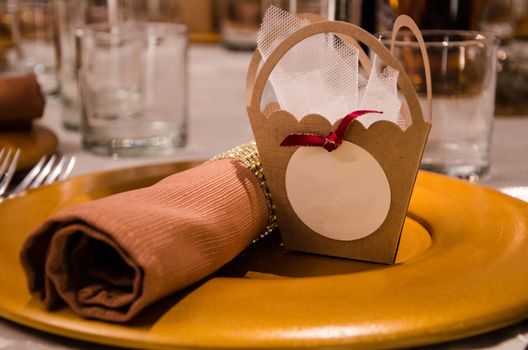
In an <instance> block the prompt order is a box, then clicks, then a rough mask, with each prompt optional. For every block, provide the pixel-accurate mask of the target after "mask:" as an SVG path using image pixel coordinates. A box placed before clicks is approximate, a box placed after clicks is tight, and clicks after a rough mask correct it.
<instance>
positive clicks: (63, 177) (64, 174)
mask: <svg viewBox="0 0 528 350" xmlns="http://www.w3.org/2000/svg"><path fill="white" fill-rule="evenodd" d="M76 162H77V158H76V157H75V156H71V157H70V160H69V161H68V164H67V165H66V167H65V168H64V171H63V172H62V174H60V175H59V181H61V180H66V179H67V178H68V176H70V174H71V172H72V170H73V167H74V166H75V163H76Z"/></svg>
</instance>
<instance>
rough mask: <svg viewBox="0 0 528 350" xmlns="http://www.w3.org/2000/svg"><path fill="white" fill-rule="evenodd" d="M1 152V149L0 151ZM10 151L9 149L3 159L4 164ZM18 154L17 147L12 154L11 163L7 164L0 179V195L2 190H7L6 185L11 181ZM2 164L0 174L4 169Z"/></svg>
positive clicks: (2, 192)
mask: <svg viewBox="0 0 528 350" xmlns="http://www.w3.org/2000/svg"><path fill="white" fill-rule="evenodd" d="M0 153H3V149H2V152H0ZM10 153H11V150H9V153H7V155H8V156H7V157H6V159H5V160H4V164H5V162H6V161H7V159H8V158H9V154H10ZM19 156H20V149H19V148H17V150H16V152H15V155H14V156H13V159H12V160H11V164H10V165H9V168H8V169H7V171H6V172H5V174H4V176H3V178H2V180H1V181H0V196H1V195H3V194H4V192H5V191H6V190H7V186H9V183H10V182H11V179H12V178H13V175H14V174H15V169H16V166H17V163H18V157H19ZM4 164H2V171H0V174H2V173H3V171H4Z"/></svg>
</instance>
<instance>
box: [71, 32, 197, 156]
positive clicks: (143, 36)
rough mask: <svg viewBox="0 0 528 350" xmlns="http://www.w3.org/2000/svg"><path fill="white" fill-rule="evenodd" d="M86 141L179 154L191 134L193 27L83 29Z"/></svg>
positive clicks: (116, 151)
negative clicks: (189, 67) (190, 44)
mask: <svg viewBox="0 0 528 350" xmlns="http://www.w3.org/2000/svg"><path fill="white" fill-rule="evenodd" d="M76 40H77V47H78V49H79V52H78V57H79V80H80V81H79V83H80V92H81V110H82V122H81V133H82V142H83V145H84V147H85V148H86V149H88V150H90V151H92V152H94V153H98V154H106V155H117V156H136V155H138V156H144V155H160V154H172V153H173V152H174V151H175V149H176V148H177V147H182V146H184V145H185V143H186V139H187V43H188V33H187V28H186V27H185V26H184V25H181V24H168V23H155V22H142V23H139V22H136V23H124V24H121V25H116V26H114V25H111V24H108V23H100V24H91V25H87V26H85V27H84V28H83V29H79V30H78V31H77V32H76Z"/></svg>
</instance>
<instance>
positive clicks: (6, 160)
mask: <svg viewBox="0 0 528 350" xmlns="http://www.w3.org/2000/svg"><path fill="white" fill-rule="evenodd" d="M3 155H4V149H3V148H2V152H1V153H0V159H2V156H3ZM9 158H11V148H10V149H9V151H7V154H6V157H5V158H4V161H3V162H2V165H0V174H4V172H5V170H6V168H7V164H8V163H9Z"/></svg>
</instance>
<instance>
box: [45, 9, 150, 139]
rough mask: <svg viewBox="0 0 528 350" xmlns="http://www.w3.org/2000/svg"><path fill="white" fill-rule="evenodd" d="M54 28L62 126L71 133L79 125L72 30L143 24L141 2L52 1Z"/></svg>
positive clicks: (73, 33)
mask: <svg viewBox="0 0 528 350" xmlns="http://www.w3.org/2000/svg"><path fill="white" fill-rule="evenodd" d="M52 4H53V10H54V12H53V14H54V18H55V25H56V40H55V44H56V53H57V62H58V67H57V74H58V77H59V83H60V102H61V106H62V110H61V113H62V122H63V125H64V127H66V128H67V129H70V130H78V129H79V126H80V123H81V112H80V101H79V91H78V81H77V62H76V56H75V29H76V28H78V27H82V26H84V25H86V24H90V23H110V24H112V25H119V24H120V23H123V22H127V21H136V20H143V17H144V13H145V12H144V11H143V10H144V9H143V8H142V7H141V6H140V5H145V4H144V2H143V1H141V2H140V0H114V1H112V0H53V2H52Z"/></svg>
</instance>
